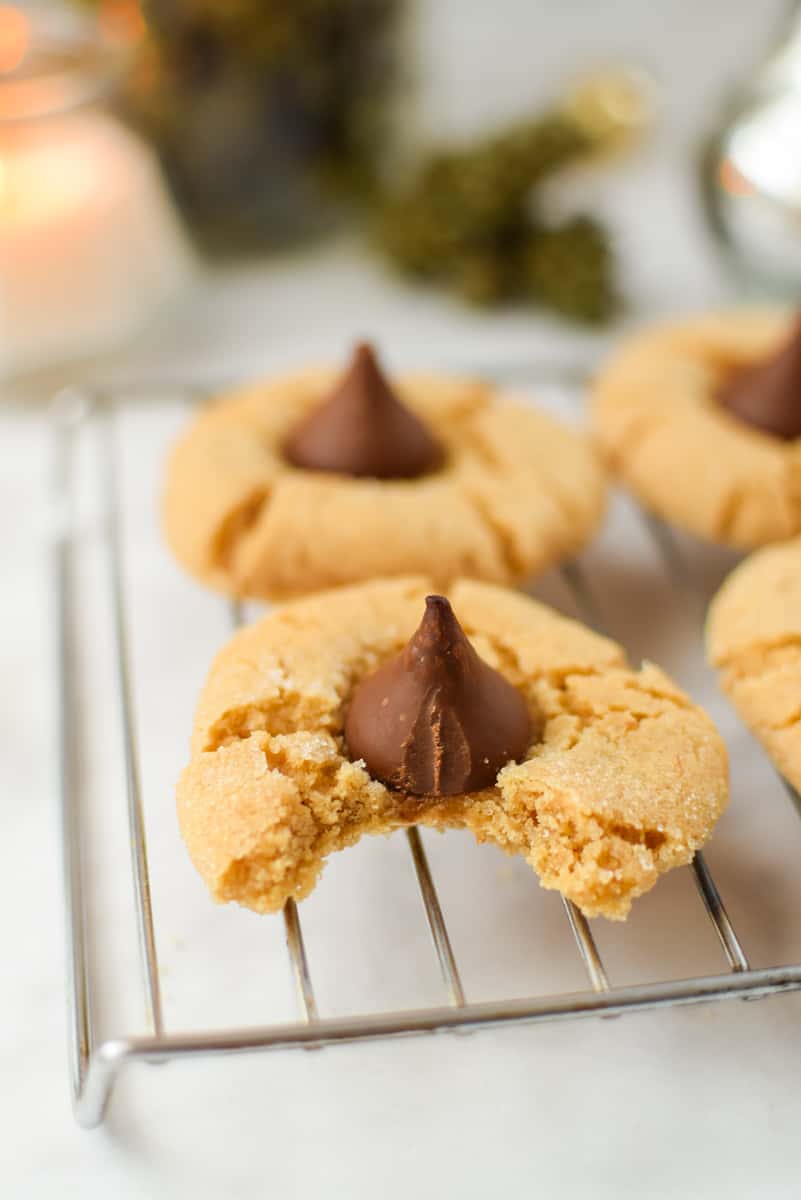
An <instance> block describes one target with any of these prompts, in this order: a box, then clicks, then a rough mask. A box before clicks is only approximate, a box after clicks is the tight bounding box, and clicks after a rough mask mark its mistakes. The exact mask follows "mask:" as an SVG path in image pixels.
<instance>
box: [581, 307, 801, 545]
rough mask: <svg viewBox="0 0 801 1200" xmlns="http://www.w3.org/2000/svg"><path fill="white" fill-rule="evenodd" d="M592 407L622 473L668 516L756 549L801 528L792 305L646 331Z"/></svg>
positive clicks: (798, 364) (618, 359) (621, 356)
mask: <svg viewBox="0 0 801 1200" xmlns="http://www.w3.org/2000/svg"><path fill="white" fill-rule="evenodd" d="M592 412H593V418H594V423H595V427H596V429H597V432H598V436H599V439H600V442H601V446H602V449H603V451H604V453H605V456H606V459H607V462H608V464H609V465H610V466H611V468H612V470H613V471H614V472H615V473H616V474H617V475H618V476H619V477H620V479H621V480H622V481H623V482H624V483H625V484H627V485H628V486H629V487H630V488H631V490H632V491H633V492H634V493H635V494H636V495H637V496H638V497H639V499H640V500H641V501H642V502H643V503H644V504H645V505H646V506H647V507H648V508H650V509H651V510H653V511H654V512H655V513H657V514H658V515H659V516H661V517H663V518H664V519H665V520H667V521H670V522H672V523H674V524H676V525H679V526H682V527H683V528H685V529H688V530H690V531H691V532H693V533H696V534H698V535H700V536H701V537H705V538H708V539H710V540H712V541H716V542H721V543H727V544H730V545H733V546H738V547H741V548H744V549H748V548H751V547H756V546H760V545H762V544H764V543H767V542H771V541H777V540H780V539H783V538H787V537H791V536H793V535H794V534H796V533H799V532H801V327H798V326H795V327H794V326H793V321H792V318H791V317H790V316H789V315H788V314H787V313H777V312H737V313H734V312H733V313H728V314H721V315H717V316H705V317H698V318H695V319H690V320H684V321H678V322H675V323H668V324H664V325H661V326H658V327H656V328H652V329H647V330H645V331H644V332H642V333H639V334H637V335H635V336H634V337H632V338H630V339H628V340H627V341H625V342H624V343H623V344H622V345H621V347H620V348H619V349H618V350H617V351H616V352H615V353H614V354H613V356H612V358H611V360H610V361H609V362H608V363H607V364H606V366H605V367H604V368H603V369H602V371H601V373H600V375H599V377H598V380H597V383H596V385H595V389H594V395H593V400H592Z"/></svg>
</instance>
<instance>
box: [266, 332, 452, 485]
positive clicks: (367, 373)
mask: <svg viewBox="0 0 801 1200" xmlns="http://www.w3.org/2000/svg"><path fill="white" fill-rule="evenodd" d="M284 453H285V455H286V458H287V459H288V460H289V462H291V463H292V464H293V466H296V467H303V468H304V469H305V470H307V471H337V472H339V473H340V474H342V475H358V476H369V477H372V478H374V479H414V478H415V477H416V476H418V475H423V474H425V472H426V471H432V470H433V469H434V468H435V467H438V466H439V465H440V463H441V462H442V460H443V457H444V455H443V452H442V447H441V446H440V445H439V443H438V442H437V441H436V439H435V438H433V437H432V436H431V434H430V433H429V432H428V430H427V429H426V427H425V425H424V424H423V423H422V421H421V420H419V418H418V417H416V416H415V415H414V413H412V412H410V411H409V409H408V408H406V406H405V405H403V404H401V402H400V400H399V399H398V398H397V396H396V395H395V393H394V392H393V391H392V388H391V387H390V386H389V383H388V382H387V380H386V378H385V377H384V375H383V373H382V371H381V368H380V367H379V365H378V363H377V362H376V358H375V354H374V353H373V350H372V348H371V347H370V346H368V345H367V344H366V343H364V342H363V343H361V344H360V345H358V346H357V347H356V350H355V351H354V354H353V359H352V360H351V364H350V366H349V367H348V370H347V371H346V373H345V377H344V378H343V379H342V380H341V382H340V383H339V384H338V385H337V387H336V388H335V389H334V391H333V392H332V394H331V395H330V396H329V397H328V399H327V400H325V401H324V402H323V404H322V405H321V406H320V407H319V408H317V409H315V410H314V411H313V412H312V413H310V414H309V416H308V417H306V419H305V420H304V421H302V422H301V424H300V425H299V426H298V427H297V429H295V431H294V433H292V434H291V436H290V438H289V440H288V441H287V443H286V445H285V447H284Z"/></svg>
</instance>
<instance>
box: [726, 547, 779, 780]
mask: <svg viewBox="0 0 801 1200" xmlns="http://www.w3.org/2000/svg"><path fill="white" fill-rule="evenodd" d="M707 654H708V657H709V661H710V663H711V664H712V665H713V666H715V667H716V668H717V669H718V671H719V674H720V682H721V686H722V688H723V690H724V691H725V692H726V694H727V695H728V696H729V698H730V699H731V701H732V703H733V704H734V706H735V707H736V709H737V711H738V712H739V713H740V716H741V717H742V718H743V720H744V721H745V723H746V725H748V727H749V728H750V729H751V730H752V732H753V733H754V734H755V735H756V736H757V737H758V738H759V740H760V742H762V744H763V745H764V747H765V749H766V750H767V751H768V753H769V754H770V755H771V757H772V758H773V760H774V762H775V763H776V765H777V767H778V768H779V770H780V771H781V773H782V774H783V775H784V776H785V777H786V778H787V779H788V780H789V781H790V783H792V784H793V786H794V787H795V788H796V789H801V539H799V538H796V539H794V540H793V541H791V542H785V543H783V544H781V545H778V546H769V547H766V548H765V549H764V550H760V551H759V552H758V553H756V554H753V555H751V557H750V558H747V559H746V560H745V562H743V563H741V564H740V565H739V566H738V567H737V568H736V569H735V570H734V571H733V572H732V573H731V575H730V576H729V578H728V579H727V580H726V582H725V583H724V584H723V587H722V588H721V589H720V591H719V592H718V594H717V596H716V597H715V599H714V600H713V602H712V605H711V607H710V610H709V617H708V619H707Z"/></svg>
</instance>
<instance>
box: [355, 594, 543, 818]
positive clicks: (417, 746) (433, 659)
mask: <svg viewBox="0 0 801 1200" xmlns="http://www.w3.org/2000/svg"><path fill="white" fill-rule="evenodd" d="M531 735H532V729H531V721H530V718H529V714H528V710H527V708H526V704H525V702H524V701H523V698H522V697H521V696H520V694H519V693H518V692H517V691H516V690H515V688H513V687H512V685H511V684H510V683H509V682H508V681H507V680H506V679H504V677H503V675H501V674H500V673H499V672H498V671H495V670H493V668H492V667H490V666H489V665H488V664H487V663H485V662H484V661H483V660H482V659H481V658H479V656H478V654H476V651H475V650H474V649H473V647H472V645H471V644H470V641H469V640H468V638H467V636H466V634H465V632H464V630H463V629H462V627H461V625H460V624H459V622H458V620H457V618H456V615H455V614H454V612H453V609H452V608H451V605H450V603H449V601H448V600H447V599H446V598H445V597H444V596H437V595H431V596H427V597H426V607H425V612H424V614H423V619H422V621H421V622H420V625H419V627H418V629H417V631H416V632H415V634H414V635H413V636H412V638H411V639H410V640H409V642H408V643H407V644H406V646H405V648H404V649H403V650H402V651H401V652H400V654H398V655H396V656H395V658H393V659H390V661H389V662H387V663H384V665H383V666H381V667H379V669H378V670H377V671H376V672H375V673H374V674H373V675H370V676H368V677H367V678H366V679H365V680H363V681H362V682H361V683H360V684H359V685H358V687H357V688H356V690H355V692H354V694H353V698H352V700H351V704H350V708H349V710H348V714H347V717H346V720H345V740H346V742H347V744H348V749H349V751H350V753H351V756H352V757H353V758H361V759H363V760H364V762H365V764H366V766H367V769H368V771H369V772H370V774H371V775H373V776H374V777H375V778H377V779H380V780H382V781H383V782H384V783H386V784H387V785H388V786H389V787H393V788H396V789H397V790H399V791H403V792H406V793H407V794H410V795H413V796H453V795H462V794H463V793H465V792H474V791H479V790H480V789H481V788H485V787H490V786H491V785H492V784H494V783H495V780H496V777H497V774H498V771H499V770H500V769H501V767H503V766H505V765H506V763H508V762H510V761H511V760H516V759H519V758H521V757H522V756H523V755H524V754H525V752H526V750H527V748H528V744H529V741H530V739H531Z"/></svg>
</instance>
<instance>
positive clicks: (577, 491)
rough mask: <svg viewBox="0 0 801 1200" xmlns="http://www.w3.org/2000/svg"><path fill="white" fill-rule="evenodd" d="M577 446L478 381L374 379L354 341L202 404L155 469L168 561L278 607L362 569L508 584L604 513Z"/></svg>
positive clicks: (569, 550)
mask: <svg viewBox="0 0 801 1200" xmlns="http://www.w3.org/2000/svg"><path fill="white" fill-rule="evenodd" d="M604 504H605V480H604V471H603V468H602V466H601V463H600V457H599V456H598V455H597V453H596V451H595V450H594V449H593V447H592V445H591V444H590V442H589V441H588V439H587V438H586V437H585V436H583V435H582V434H580V433H577V432H575V431H573V430H572V429H570V428H568V427H566V426H563V425H561V424H560V423H559V422H558V421H556V420H554V419H553V418H551V417H549V416H547V415H546V414H545V413H542V412H538V411H537V410H536V409H534V408H531V407H526V406H524V405H523V404H515V403H513V402H511V401H509V400H507V399H505V398H504V397H502V396H500V395H498V394H497V393H496V392H495V391H494V390H493V389H492V388H491V387H489V386H486V385H484V384H480V383H475V382H468V381H465V380H454V379H447V378H440V377H435V376H430V375H414V376H403V377H401V378H399V379H397V380H395V381H394V384H393V385H392V386H390V384H389V382H388V381H387V380H386V378H385V377H384V376H383V374H382V373H381V372H380V368H379V367H378V364H377V363H376V361H375V358H374V356H373V355H372V352H371V351H370V350H369V348H367V347H361V348H360V349H359V350H358V351H357V353H356V355H355V358H354V360H353V362H352V364H351V366H350V369H349V370H348V372H347V373H346V375H345V376H344V378H340V373H339V372H337V371H332V370H316V371H312V370H307V371H303V372H300V373H299V374H296V375H290V376H287V377H285V378H282V379H275V380H272V381H270V382H268V383H263V384H258V385H255V386H253V387H250V388H246V389H244V390H242V391H239V392H236V393H235V394H233V395H230V396H225V397H223V398H222V399H220V400H218V401H216V402H215V403H212V404H211V405H210V406H208V407H207V408H206V409H204V410H203V411H202V412H201V413H200V415H199V416H198V417H197V418H196V419H195V420H194V421H193V422H192V424H191V426H190V428H189V429H188V430H187V432H186V433H185V435H184V436H183V437H182V438H181V440H180V441H179V442H178V444H177V446H176V447H175V449H174V451H173V453H172V456H171V458H170V461H169V465H168V469H167V480H166V495H165V502H164V520H165V529H166V535H167V539H168V541H169V544H170V546H171V547H172V549H173V551H174V553H175V555H176V557H177V558H178V559H179V560H180V562H181V563H183V565H184V566H185V567H186V568H187V569H188V570H189V571H190V572H191V573H192V574H193V575H194V576H196V577H197V578H198V579H199V580H201V581H202V582H203V583H205V584H207V585H208V586H209V587H211V588H214V589H216V590H219V591H221V592H225V593H227V594H229V595H233V596H240V597H254V598H261V599H276V598H287V597H291V596H295V595H300V594H304V593H308V592H311V591H315V590H318V589H322V588H326V587H333V586H337V585H340V584H345V583H352V582H357V581H359V580H363V579H368V578H375V577H377V576H384V577H386V576H401V575H405V574H409V573H424V574H426V575H427V576H428V577H430V578H431V579H432V580H433V581H434V582H435V583H436V585H437V586H438V587H445V586H447V584H448V583H449V581H450V580H452V579H454V578H455V577H457V576H468V577H471V578H480V579H486V580H490V581H494V582H499V583H515V582H519V581H521V580H524V579H526V578H528V577H530V576H531V575H533V574H534V573H535V572H537V571H539V570H541V569H543V568H545V567H547V566H548V565H550V564H552V563H554V562H557V561H559V560H560V559H563V558H565V557H568V556H569V555H571V554H573V553H574V552H575V551H576V550H578V549H579V548H580V547H581V546H582V545H583V544H584V543H585V542H586V541H587V539H588V538H589V537H590V536H591V534H592V533H593V531H594V530H595V528H596V526H597V525H598V523H599V521H600V519H601V516H602V514H603V511H604Z"/></svg>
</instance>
